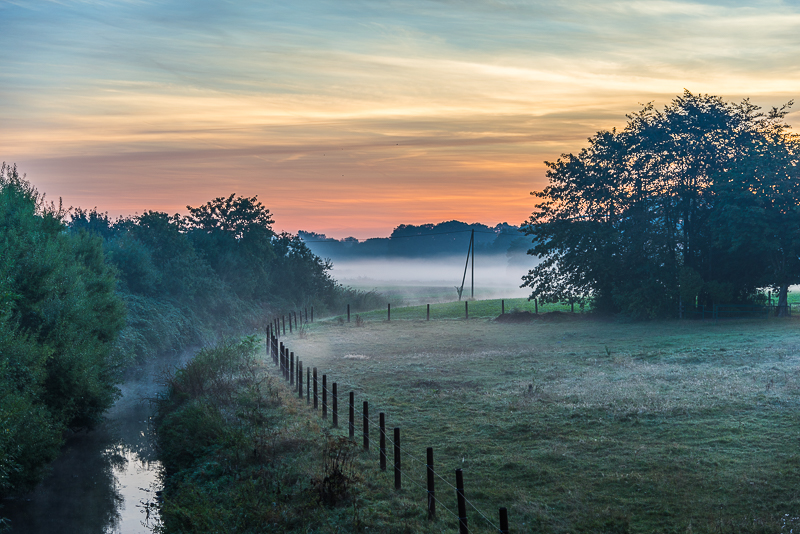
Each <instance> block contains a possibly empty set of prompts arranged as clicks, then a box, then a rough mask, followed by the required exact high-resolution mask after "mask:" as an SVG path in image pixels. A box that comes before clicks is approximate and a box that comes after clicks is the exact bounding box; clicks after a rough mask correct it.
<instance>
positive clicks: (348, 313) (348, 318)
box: [347, 304, 350, 323]
mask: <svg viewBox="0 0 800 534" xmlns="http://www.w3.org/2000/svg"><path fill="white" fill-rule="evenodd" d="M347 322H348V323H349V322H350V305H349V304H348V305H347Z"/></svg>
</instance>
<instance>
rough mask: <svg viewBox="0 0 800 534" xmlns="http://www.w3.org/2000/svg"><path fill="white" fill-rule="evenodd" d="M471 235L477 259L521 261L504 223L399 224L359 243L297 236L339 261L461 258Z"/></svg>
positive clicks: (519, 240)
mask: <svg viewBox="0 0 800 534" xmlns="http://www.w3.org/2000/svg"><path fill="white" fill-rule="evenodd" d="M471 230H474V231H475V249H476V251H477V253H479V254H481V255H505V256H507V257H508V258H509V260H510V261H512V260H513V261H517V260H518V257H519V256H522V257H523V258H524V257H525V252H526V251H527V249H528V246H527V245H528V242H527V240H526V239H525V238H524V237H523V236H522V235H521V234H520V233H519V227H517V226H512V225H510V224H508V223H500V224H497V225H495V226H487V225H485V224H481V223H471V224H468V223H464V222H461V221H455V220H453V221H445V222H440V223H436V224H419V225H415V224H401V225H399V226H397V227H396V228H395V229H394V230H392V233H391V235H390V236H389V237H374V238H370V239H366V240H364V241H359V240H358V239H356V238H355V237H346V238H344V239H334V238H332V237H327V236H326V235H325V234H318V233H314V232H305V231H302V230H301V231H299V232H298V235H299V236H300V237H301V238H302V239H303V240H304V241H305V242H306V243H307V244H308V246H309V247H310V248H311V250H313V251H314V253H316V254H318V255H319V256H321V257H325V258H333V259H334V260H339V259H350V260H352V259H369V258H384V257H392V258H397V257H402V258H417V259H418V258H431V257H441V256H463V255H464V254H466V252H467V248H468V246H469V240H470V231H471Z"/></svg>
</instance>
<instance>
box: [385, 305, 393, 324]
mask: <svg viewBox="0 0 800 534" xmlns="http://www.w3.org/2000/svg"><path fill="white" fill-rule="evenodd" d="M386 320H387V321H391V320H392V305H391V304H387V305H386Z"/></svg>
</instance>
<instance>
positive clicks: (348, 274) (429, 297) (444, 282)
mask: <svg viewBox="0 0 800 534" xmlns="http://www.w3.org/2000/svg"><path fill="white" fill-rule="evenodd" d="M465 260H466V257H465V256H463V255H460V256H445V257H437V258H403V257H393V258H369V259H353V260H347V259H340V260H338V261H334V262H333V270H332V272H331V273H332V275H333V277H334V278H335V279H336V280H337V281H339V282H340V283H341V284H343V285H346V286H351V287H354V288H357V289H362V290H372V289H375V290H377V291H380V292H382V293H385V294H387V295H393V296H399V297H401V298H402V299H403V301H404V302H406V303H407V304H417V303H423V301H424V302H448V301H453V300H457V299H458V294H457V293H456V290H455V288H454V287H455V286H460V285H461V279H462V277H463V276H464V263H465ZM529 262H530V266H526V265H520V264H516V263H515V264H510V263H509V261H508V258H507V257H506V255H505V254H496V255H491V256H480V255H476V256H475V297H476V298H512V297H526V296H528V293H529V292H528V290H527V289H526V288H525V289H521V288H520V287H519V286H520V284H522V276H523V275H524V274H526V273H527V272H528V269H529V268H530V267H532V266H533V265H534V264H535V263H536V260H534V258H530V260H529ZM470 283H471V271H470V270H468V271H467V277H466V280H465V281H464V293H463V296H464V297H469V295H470Z"/></svg>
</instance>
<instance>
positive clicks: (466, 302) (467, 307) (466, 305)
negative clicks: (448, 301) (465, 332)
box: [464, 300, 469, 319]
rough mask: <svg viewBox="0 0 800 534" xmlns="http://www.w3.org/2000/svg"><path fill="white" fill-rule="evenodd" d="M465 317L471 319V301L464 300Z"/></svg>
mask: <svg viewBox="0 0 800 534" xmlns="http://www.w3.org/2000/svg"><path fill="white" fill-rule="evenodd" d="M464 319H469V301H468V300H465V301H464Z"/></svg>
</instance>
